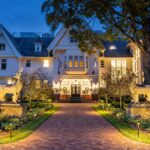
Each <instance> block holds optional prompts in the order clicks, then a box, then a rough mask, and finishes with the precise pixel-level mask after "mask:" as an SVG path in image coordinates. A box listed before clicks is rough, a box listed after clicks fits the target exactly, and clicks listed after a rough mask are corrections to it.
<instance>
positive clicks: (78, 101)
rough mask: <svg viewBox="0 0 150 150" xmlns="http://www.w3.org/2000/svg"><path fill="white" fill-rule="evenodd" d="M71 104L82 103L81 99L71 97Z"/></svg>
mask: <svg viewBox="0 0 150 150" xmlns="http://www.w3.org/2000/svg"><path fill="white" fill-rule="evenodd" d="M70 102H71V103H81V97H71V100H70Z"/></svg>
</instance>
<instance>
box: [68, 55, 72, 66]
mask: <svg viewBox="0 0 150 150" xmlns="http://www.w3.org/2000/svg"><path fill="white" fill-rule="evenodd" d="M72 58H73V57H72V56H69V61H68V66H69V67H73V59H72Z"/></svg>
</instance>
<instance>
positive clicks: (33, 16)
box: [0, 0, 99, 32]
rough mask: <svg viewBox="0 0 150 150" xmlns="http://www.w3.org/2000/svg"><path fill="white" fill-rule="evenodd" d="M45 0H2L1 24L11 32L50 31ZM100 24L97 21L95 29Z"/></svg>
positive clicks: (0, 10)
mask: <svg viewBox="0 0 150 150" xmlns="http://www.w3.org/2000/svg"><path fill="white" fill-rule="evenodd" d="M43 1H44V0H9V1H8V0H0V24H2V25H4V26H5V27H6V28H7V29H8V30H9V31H10V32H48V31H50V29H49V27H48V26H47V24H46V21H45V17H44V14H42V13H41V5H42V3H43ZM98 26H99V24H98V23H97V22H96V23H95V26H94V29H96V30H97V27H98Z"/></svg>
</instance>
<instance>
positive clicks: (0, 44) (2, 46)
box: [0, 43, 6, 51]
mask: <svg viewBox="0 0 150 150" xmlns="http://www.w3.org/2000/svg"><path fill="white" fill-rule="evenodd" d="M5 47H6V45H5V44H4V43H0V51H4V50H5Z"/></svg>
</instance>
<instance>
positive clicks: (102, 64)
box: [101, 60, 105, 68]
mask: <svg viewBox="0 0 150 150" xmlns="http://www.w3.org/2000/svg"><path fill="white" fill-rule="evenodd" d="M101 67H102V68H104V67H105V63H104V60H101Z"/></svg>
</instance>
